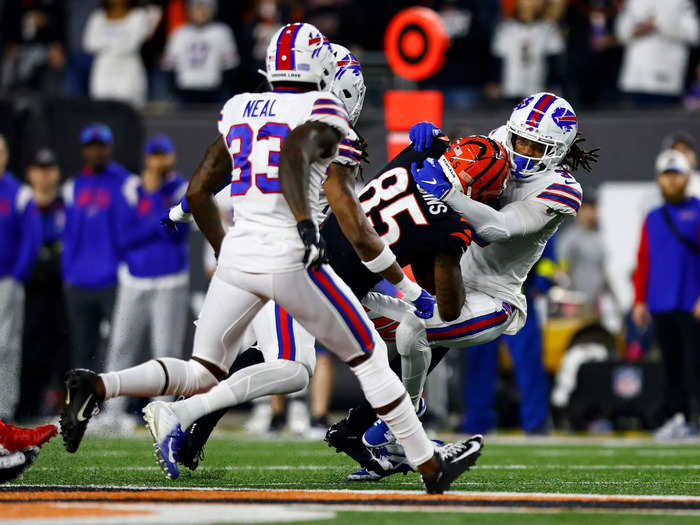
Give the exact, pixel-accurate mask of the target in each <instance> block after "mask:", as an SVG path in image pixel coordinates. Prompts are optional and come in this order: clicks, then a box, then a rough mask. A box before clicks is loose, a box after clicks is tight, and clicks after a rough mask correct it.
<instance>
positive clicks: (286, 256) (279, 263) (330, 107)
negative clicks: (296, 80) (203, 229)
mask: <svg viewBox="0 0 700 525" xmlns="http://www.w3.org/2000/svg"><path fill="white" fill-rule="evenodd" d="M309 121H318V122H323V123H325V124H328V125H330V126H333V127H334V128H336V129H337V130H338V131H339V132H340V133H341V135H342V136H346V135H347V134H348V132H349V130H350V124H349V121H348V114H347V111H346V110H345V107H344V106H343V104H342V103H341V102H340V101H339V100H338V99H337V98H336V97H335V96H334V95H333V94H332V93H329V92H321V91H310V92H306V93H282V92H269V93H259V94H258V93H243V94H241V95H236V96H235V97H233V98H232V99H230V100H229V101H228V102H227V103H226V105H225V106H224V108H223V110H222V112H221V115H220V117H219V126H218V127H219V132H220V133H221V135H222V136H223V138H224V141H225V142H226V147H227V148H228V150H229V152H230V153H231V155H232V158H233V173H232V182H231V198H232V199H233V203H232V206H233V208H234V209H235V210H236V211H235V217H234V224H233V226H232V227H231V228H230V229H229V231H228V232H227V234H226V237H225V238H224V242H223V244H222V248H221V255H220V261H221V264H224V265H226V266H231V267H235V268H237V269H238V270H242V271H248V272H255V273H276V272H285V271H289V270H294V269H299V268H303V265H302V263H301V261H302V258H303V255H304V245H303V243H302V241H301V239H300V238H299V234H298V232H297V228H296V220H295V218H294V215H293V214H292V212H291V210H290V209H289V205H288V204H287V201H286V200H285V198H284V196H283V195H282V190H281V188H280V181H279V176H278V166H279V158H280V152H281V150H282V144H283V142H284V139H285V137H286V136H287V135H288V134H289V132H290V131H291V130H292V129H294V128H295V127H297V126H299V125H301V124H303V123H305V122H309ZM332 160H333V157H332V156H331V157H329V158H328V161H327V162H316V163H313V164H312V165H311V173H310V174H309V185H308V188H309V203H310V208H311V212H312V213H311V216H312V217H319V215H320V211H321V209H320V207H321V206H320V203H319V191H320V189H321V185H322V184H323V182H324V180H325V178H326V170H327V168H328V165H329V164H330V163H331V161H332Z"/></svg>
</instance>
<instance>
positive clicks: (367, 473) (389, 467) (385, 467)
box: [348, 447, 413, 481]
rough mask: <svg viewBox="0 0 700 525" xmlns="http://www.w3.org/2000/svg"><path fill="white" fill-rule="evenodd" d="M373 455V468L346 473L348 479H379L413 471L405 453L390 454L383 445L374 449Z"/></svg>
mask: <svg viewBox="0 0 700 525" xmlns="http://www.w3.org/2000/svg"><path fill="white" fill-rule="evenodd" d="M373 455H374V457H375V459H376V460H377V467H378V468H375V469H367V468H363V469H360V470H358V471H356V472H353V473H352V474H348V481H379V480H380V479H384V478H386V477H388V476H393V475H394V474H403V475H404V476H405V475H406V474H408V473H409V472H413V468H412V467H411V464H410V463H409V462H408V459H407V458H406V456H405V455H401V454H392V453H391V452H389V451H388V450H387V449H386V448H385V447H383V448H380V449H378V450H375V452H374V454H373Z"/></svg>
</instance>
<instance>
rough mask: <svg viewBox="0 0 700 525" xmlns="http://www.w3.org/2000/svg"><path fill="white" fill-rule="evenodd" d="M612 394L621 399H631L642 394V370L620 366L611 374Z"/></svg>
mask: <svg viewBox="0 0 700 525" xmlns="http://www.w3.org/2000/svg"><path fill="white" fill-rule="evenodd" d="M613 392H615V395H616V396H618V397H621V398H622V399H632V398H634V397H637V396H639V394H641V392H642V370H641V369H640V368H638V367H636V366H620V367H618V368H616V369H615V371H614V372H613Z"/></svg>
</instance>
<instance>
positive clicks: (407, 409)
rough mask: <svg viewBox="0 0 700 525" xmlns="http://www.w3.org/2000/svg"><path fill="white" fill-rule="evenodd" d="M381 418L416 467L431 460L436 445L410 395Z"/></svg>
mask: <svg viewBox="0 0 700 525" xmlns="http://www.w3.org/2000/svg"><path fill="white" fill-rule="evenodd" d="M381 418H382V419H383V420H384V422H385V423H386V424H387V426H388V427H389V428H390V429H391V431H392V432H393V433H394V435H395V436H396V439H398V440H399V443H401V445H403V448H404V450H405V451H406V457H407V458H408V460H409V461H410V462H411V463H412V464H413V466H414V467H417V466H418V465H422V464H423V463H425V462H426V461H429V460H430V459H431V458H432V457H433V455H434V454H435V446H434V445H433V442H432V441H430V439H428V436H427V435H426V433H425V430H424V429H423V425H421V422H420V420H419V419H418V416H417V415H416V409H415V408H414V406H413V403H412V402H411V400H410V399H409V397H408V396H404V397H403V399H402V400H401V403H399V406H397V407H396V408H394V409H392V410H390V411H389V412H387V413H386V414H384V415H382V416H381Z"/></svg>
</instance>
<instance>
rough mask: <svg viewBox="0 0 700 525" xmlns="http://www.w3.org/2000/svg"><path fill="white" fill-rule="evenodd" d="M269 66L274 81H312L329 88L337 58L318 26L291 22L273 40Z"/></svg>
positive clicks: (269, 80)
mask: <svg viewBox="0 0 700 525" xmlns="http://www.w3.org/2000/svg"><path fill="white" fill-rule="evenodd" d="M265 68H266V70H267V71H266V73H264V75H265V78H267V81H268V82H269V83H270V84H274V83H275V82H308V83H311V84H314V85H316V86H317V88H318V89H319V90H321V91H327V90H328V88H329V87H330V83H331V80H332V79H333V75H335V57H334V56H333V52H332V51H331V46H330V44H329V43H328V39H327V38H326V37H325V36H324V35H323V33H321V32H320V31H319V30H318V29H316V27H314V26H312V25H311V24H302V23H296V24H287V25H286V26H284V27H282V28H281V29H279V30H278V31H277V32H276V33H275V34H274V35H273V36H272V38H271V39H270V43H269V44H268V46H267V56H266V59H265ZM261 73H262V71H261Z"/></svg>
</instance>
